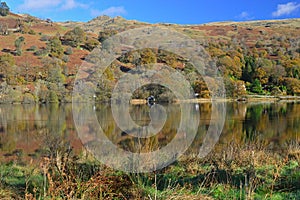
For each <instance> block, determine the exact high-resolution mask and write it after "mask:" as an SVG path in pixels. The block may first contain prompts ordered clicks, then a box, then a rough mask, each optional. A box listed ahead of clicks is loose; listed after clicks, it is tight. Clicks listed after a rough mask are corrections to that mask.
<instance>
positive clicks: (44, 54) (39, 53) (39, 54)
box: [34, 49, 49, 56]
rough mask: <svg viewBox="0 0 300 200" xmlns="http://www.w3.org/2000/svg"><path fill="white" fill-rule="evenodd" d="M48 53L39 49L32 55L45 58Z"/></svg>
mask: <svg viewBox="0 0 300 200" xmlns="http://www.w3.org/2000/svg"><path fill="white" fill-rule="evenodd" d="M48 53H49V51H48V50H47V49H40V50H37V51H36V52H34V55H36V56H46V55H47V54H48Z"/></svg>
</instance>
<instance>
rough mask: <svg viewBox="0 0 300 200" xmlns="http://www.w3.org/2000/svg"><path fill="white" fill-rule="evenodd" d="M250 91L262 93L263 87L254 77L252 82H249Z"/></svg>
mask: <svg viewBox="0 0 300 200" xmlns="http://www.w3.org/2000/svg"><path fill="white" fill-rule="evenodd" d="M250 90H251V92H253V93H257V94H262V93H263V88H262V86H261V83H260V81H259V80H258V79H255V80H254V81H253V83H252V84H251V88H250Z"/></svg>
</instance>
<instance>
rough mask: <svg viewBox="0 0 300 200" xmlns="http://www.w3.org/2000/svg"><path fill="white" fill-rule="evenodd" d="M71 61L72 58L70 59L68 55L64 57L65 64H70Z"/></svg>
mask: <svg viewBox="0 0 300 200" xmlns="http://www.w3.org/2000/svg"><path fill="white" fill-rule="evenodd" d="M69 60H70V58H69V56H67V55H64V56H63V57H62V61H64V62H65V63H67V62H69Z"/></svg>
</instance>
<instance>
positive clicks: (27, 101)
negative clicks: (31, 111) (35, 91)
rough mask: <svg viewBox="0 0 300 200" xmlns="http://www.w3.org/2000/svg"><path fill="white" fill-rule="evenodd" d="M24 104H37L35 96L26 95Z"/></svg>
mask: <svg viewBox="0 0 300 200" xmlns="http://www.w3.org/2000/svg"><path fill="white" fill-rule="evenodd" d="M23 103H24V104H33V103H35V98H34V96H33V95H32V94H30V93H26V94H24V98H23Z"/></svg>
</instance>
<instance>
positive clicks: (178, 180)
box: [0, 142, 300, 199]
mask: <svg viewBox="0 0 300 200" xmlns="http://www.w3.org/2000/svg"><path fill="white" fill-rule="evenodd" d="M0 172H1V175H0V198H1V199H11V198H13V199H24V198H26V199H299V198H300V144H299V143H297V142H291V143H289V144H287V146H286V150H284V151H281V152H272V151H270V150H268V149H267V148H263V147H261V146H259V145H257V144H248V145H244V146H240V145H237V144H233V143H231V144H228V145H227V146H226V147H222V148H216V149H215V151H214V152H212V153H210V154H209V156H207V157H206V158H204V159H199V158H198V157H197V156H183V157H181V158H180V159H179V161H177V162H176V163H173V164H172V165H171V166H169V167H167V168H165V169H163V170H160V171H157V172H155V173H149V174H128V173H123V172H118V171H114V170H112V169H110V168H107V167H105V166H103V165H101V164H99V163H97V162H96V161H94V160H93V159H92V158H87V157H85V158H84V159H83V158H79V157H78V156H75V155H72V153H71V152H69V151H67V150H66V151H61V152H60V153H59V154H51V155H50V154H49V155H45V157H43V158H42V159H41V161H40V163H38V164H24V163H23V162H22V161H21V160H19V161H16V162H10V163H2V164H1V165H0Z"/></svg>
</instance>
